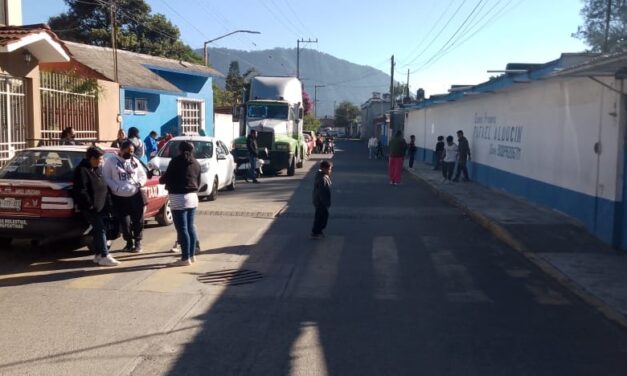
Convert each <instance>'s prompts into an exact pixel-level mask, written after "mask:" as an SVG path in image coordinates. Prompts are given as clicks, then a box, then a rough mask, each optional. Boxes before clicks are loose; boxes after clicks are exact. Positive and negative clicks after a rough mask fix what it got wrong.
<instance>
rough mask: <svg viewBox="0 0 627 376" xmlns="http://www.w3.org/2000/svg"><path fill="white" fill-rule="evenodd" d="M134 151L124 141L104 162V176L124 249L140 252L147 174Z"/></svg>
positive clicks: (131, 145)
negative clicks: (143, 188)
mask: <svg viewBox="0 0 627 376" xmlns="http://www.w3.org/2000/svg"><path fill="white" fill-rule="evenodd" d="M133 151H134V150H133V144H132V142H131V141H130V140H129V141H126V142H124V143H123V144H122V148H121V149H120V152H119V154H118V155H117V156H115V157H112V158H109V159H107V161H106V162H105V165H104V169H103V176H104V178H105V180H106V181H107V185H108V186H109V189H110V190H111V198H112V201H113V211H114V212H115V214H116V216H117V217H118V219H119V221H120V225H121V227H122V236H123V237H124V240H125V241H126V246H125V247H124V249H123V251H124V252H134V253H140V252H142V251H143V249H142V243H141V242H142V235H143V231H144V206H145V205H146V202H145V201H144V196H143V194H142V192H141V188H142V187H143V186H144V185H146V181H148V176H147V174H146V171H145V170H144V167H143V166H142V164H141V162H140V161H139V160H138V159H137V157H136V156H135V155H134V154H133Z"/></svg>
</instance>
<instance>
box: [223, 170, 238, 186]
mask: <svg viewBox="0 0 627 376" xmlns="http://www.w3.org/2000/svg"><path fill="white" fill-rule="evenodd" d="M236 179H237V177H236V176H235V171H233V177H231V184H229V185H227V186H226V189H227V190H229V191H234V190H235V180H236Z"/></svg>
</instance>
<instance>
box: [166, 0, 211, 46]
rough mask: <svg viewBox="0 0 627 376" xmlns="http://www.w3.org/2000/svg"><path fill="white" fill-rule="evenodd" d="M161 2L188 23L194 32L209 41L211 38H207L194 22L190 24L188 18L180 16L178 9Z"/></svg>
mask: <svg viewBox="0 0 627 376" xmlns="http://www.w3.org/2000/svg"><path fill="white" fill-rule="evenodd" d="M161 2H162V3H163V4H165V6H166V7H168V9H170V10H171V11H172V12H174V14H176V15H177V16H179V18H180V19H182V20H183V21H185V22H187V23H188V24H189V25H190V26H191V27H192V28H193V29H194V30H196V31H197V32H198V34H200V35H202V36H203V38H205V39H209V37H207V35H206V34H205V33H204V32H203V31H202V30H200V29H199V28H197V27H196V25H194V24H193V23H192V22H190V21H189V20H188V19H187V18H185V17H183V15H182V14H180V13H179V12H178V11H177V10H176V9H174V8H173V7H172V6H170V4H168V3H167V2H166V1H165V0H161Z"/></svg>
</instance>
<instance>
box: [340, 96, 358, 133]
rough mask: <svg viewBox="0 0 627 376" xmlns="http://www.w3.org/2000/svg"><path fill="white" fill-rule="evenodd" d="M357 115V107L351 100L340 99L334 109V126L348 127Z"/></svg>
mask: <svg viewBox="0 0 627 376" xmlns="http://www.w3.org/2000/svg"><path fill="white" fill-rule="evenodd" d="M357 116H359V107H357V106H355V105H354V104H352V103H351V102H348V101H342V102H340V104H339V105H338V106H337V108H336V109H335V126H336V127H349V126H350V125H351V124H352V123H353V121H355V119H357Z"/></svg>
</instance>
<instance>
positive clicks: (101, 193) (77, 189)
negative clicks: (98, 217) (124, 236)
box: [72, 159, 111, 213]
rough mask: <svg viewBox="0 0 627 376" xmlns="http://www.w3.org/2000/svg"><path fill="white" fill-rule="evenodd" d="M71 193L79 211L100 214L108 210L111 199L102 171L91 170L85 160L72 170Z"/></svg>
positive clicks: (98, 169)
mask: <svg viewBox="0 0 627 376" xmlns="http://www.w3.org/2000/svg"><path fill="white" fill-rule="evenodd" d="M72 193H73V196H74V200H75V201H76V205H77V206H78V209H79V210H81V211H91V212H97V213H100V212H102V211H104V210H107V209H109V205H110V200H111V197H110V196H109V189H108V187H107V182H106V181H105V179H104V177H103V176H102V170H101V169H100V168H97V169H94V168H92V167H91V165H90V164H89V162H88V161H87V160H86V159H83V160H82V161H81V163H80V164H79V165H78V167H76V170H74V186H73V188H72Z"/></svg>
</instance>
